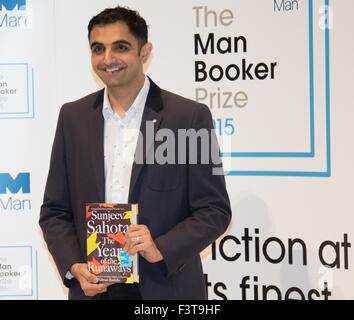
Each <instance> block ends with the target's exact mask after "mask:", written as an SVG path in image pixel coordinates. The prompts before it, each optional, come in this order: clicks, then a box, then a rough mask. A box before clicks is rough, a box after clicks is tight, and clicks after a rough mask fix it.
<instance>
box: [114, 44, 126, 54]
mask: <svg viewBox="0 0 354 320" xmlns="http://www.w3.org/2000/svg"><path fill="white" fill-rule="evenodd" d="M114 49H115V50H116V51H118V52H124V51H127V49H128V48H127V47H126V46H125V45H122V44H118V45H116V46H115V47H114Z"/></svg>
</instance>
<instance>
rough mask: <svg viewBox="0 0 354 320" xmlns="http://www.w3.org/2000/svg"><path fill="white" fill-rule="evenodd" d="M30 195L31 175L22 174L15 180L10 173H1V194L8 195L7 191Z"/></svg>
mask: <svg viewBox="0 0 354 320" xmlns="http://www.w3.org/2000/svg"><path fill="white" fill-rule="evenodd" d="M21 189H22V193H30V192H31V187H30V174H29V173H28V172H25V173H23V172H21V173H19V174H18V175H17V177H16V178H15V179H13V178H12V176H11V175H10V174H9V173H0V194H6V193H7V190H9V191H10V192H11V193H19V192H20V190H21Z"/></svg>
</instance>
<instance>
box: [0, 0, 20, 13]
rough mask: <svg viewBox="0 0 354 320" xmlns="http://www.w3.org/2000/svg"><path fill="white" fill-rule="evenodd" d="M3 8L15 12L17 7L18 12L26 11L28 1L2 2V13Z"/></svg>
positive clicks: (12, 0) (2, 0)
mask: <svg viewBox="0 0 354 320" xmlns="http://www.w3.org/2000/svg"><path fill="white" fill-rule="evenodd" d="M2 6H4V7H5V9H6V10H14V9H15V7H16V6H17V9H18V10H26V0H0V11H1V10H2Z"/></svg>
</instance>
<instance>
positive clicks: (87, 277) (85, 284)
mask: <svg viewBox="0 0 354 320" xmlns="http://www.w3.org/2000/svg"><path fill="white" fill-rule="evenodd" d="M70 272H71V274H72V275H73V276H74V277H75V278H76V280H77V281H79V283H80V286H81V289H82V291H83V292H84V293H85V295H86V296H88V297H93V296H95V295H97V294H99V293H103V292H106V291H107V287H109V286H110V285H111V284H112V283H111V282H105V283H98V279H97V277H96V276H95V275H94V274H92V273H91V272H90V271H89V270H88V268H87V264H86V263H75V264H73V265H72V266H71V268H70Z"/></svg>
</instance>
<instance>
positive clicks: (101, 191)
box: [88, 90, 105, 202]
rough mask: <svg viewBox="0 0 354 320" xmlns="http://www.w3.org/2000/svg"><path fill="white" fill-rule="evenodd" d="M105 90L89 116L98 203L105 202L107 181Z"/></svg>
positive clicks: (90, 141) (91, 153)
mask: <svg viewBox="0 0 354 320" xmlns="http://www.w3.org/2000/svg"><path fill="white" fill-rule="evenodd" d="M103 93H104V90H101V91H99V93H98V95H97V98H96V101H95V103H94V105H93V108H92V110H91V112H90V115H89V124H88V125H89V148H90V150H89V153H90V158H91V161H92V168H93V173H94V176H95V180H96V187H97V192H98V196H99V199H97V201H98V202H105V181H104V179H105V178H104V143H103V142H104V140H103V134H104V132H103V131H104V119H103V115H102V106H103Z"/></svg>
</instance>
